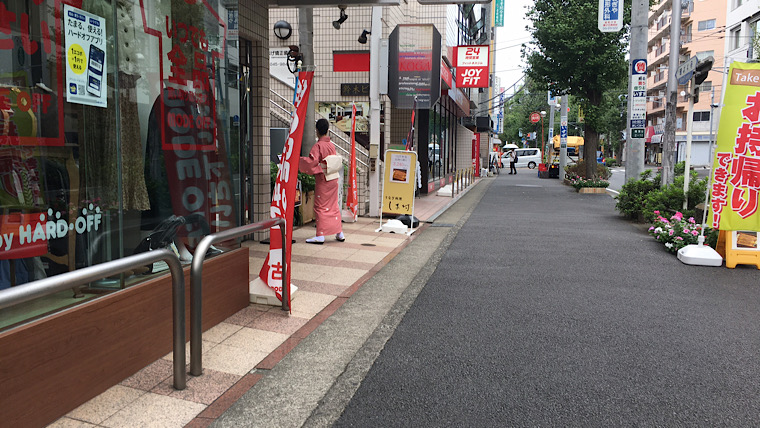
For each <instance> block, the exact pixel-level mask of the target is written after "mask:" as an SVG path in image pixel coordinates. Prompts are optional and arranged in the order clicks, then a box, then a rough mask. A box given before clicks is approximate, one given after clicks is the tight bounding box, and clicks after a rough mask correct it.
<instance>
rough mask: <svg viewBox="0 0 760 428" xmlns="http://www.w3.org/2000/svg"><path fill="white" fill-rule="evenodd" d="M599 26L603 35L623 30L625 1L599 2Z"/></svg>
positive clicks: (610, 0) (608, 0) (606, 0)
mask: <svg viewBox="0 0 760 428" xmlns="http://www.w3.org/2000/svg"><path fill="white" fill-rule="evenodd" d="M598 26H599V31H601V32H603V33H608V32H617V31H620V30H622V29H623V0H599V24H598Z"/></svg>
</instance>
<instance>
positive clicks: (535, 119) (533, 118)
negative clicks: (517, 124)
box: [530, 111, 541, 123]
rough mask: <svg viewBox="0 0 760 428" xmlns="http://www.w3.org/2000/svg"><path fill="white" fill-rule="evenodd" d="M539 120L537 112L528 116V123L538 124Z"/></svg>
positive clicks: (539, 116)
mask: <svg viewBox="0 0 760 428" xmlns="http://www.w3.org/2000/svg"><path fill="white" fill-rule="evenodd" d="M539 120H541V114H540V113H538V112H535V111H534V112H533V113H531V114H530V121H531V123H538V121H539Z"/></svg>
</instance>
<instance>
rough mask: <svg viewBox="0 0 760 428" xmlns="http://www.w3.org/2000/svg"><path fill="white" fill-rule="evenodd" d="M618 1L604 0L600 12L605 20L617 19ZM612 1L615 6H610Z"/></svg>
mask: <svg viewBox="0 0 760 428" xmlns="http://www.w3.org/2000/svg"><path fill="white" fill-rule="evenodd" d="M618 1H619V0H604V6H603V8H604V11H603V12H602V13H603V15H604V19H605V20H612V21H614V20H616V19H618V7H617V6H618ZM613 2H614V3H615V7H613V6H612V3H613ZM621 3H622V2H621Z"/></svg>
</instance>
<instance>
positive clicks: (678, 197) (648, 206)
mask: <svg viewBox="0 0 760 428" xmlns="http://www.w3.org/2000/svg"><path fill="white" fill-rule="evenodd" d="M679 163H681V169H680V170H681V172H682V175H678V176H676V177H675V179H674V180H673V184H668V185H665V186H663V187H661V188H659V189H654V190H652V191H651V192H650V193H649V194H648V195H647V197H646V200H645V206H644V212H645V217H646V220H647V221H654V219H655V214H653V213H654V212H655V211H658V212H663V213H672V212H679V211H680V212H682V213H683V215H684V216H686V217H693V216H694V215H695V214H696V206H697V205H698V204H700V203H702V202H704V198H705V189H706V187H707V178H703V179H701V180H700V179H698V175H697V173H696V172H695V171H691V175H690V179H689V193H688V195H689V198H688V203H687V206H686V209H685V210H684V209H682V208H683V200H684V193H683V181H684V176H683V169H684V168H683V163H682V162H679Z"/></svg>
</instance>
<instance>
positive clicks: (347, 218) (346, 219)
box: [340, 210, 356, 223]
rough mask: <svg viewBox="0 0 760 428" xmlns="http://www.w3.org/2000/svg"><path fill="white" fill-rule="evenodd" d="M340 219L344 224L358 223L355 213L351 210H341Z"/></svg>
mask: <svg viewBox="0 0 760 428" xmlns="http://www.w3.org/2000/svg"><path fill="white" fill-rule="evenodd" d="M340 218H341V220H343V223H356V219H355V218H354V213H352V212H351V211H349V210H341V212H340Z"/></svg>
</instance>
